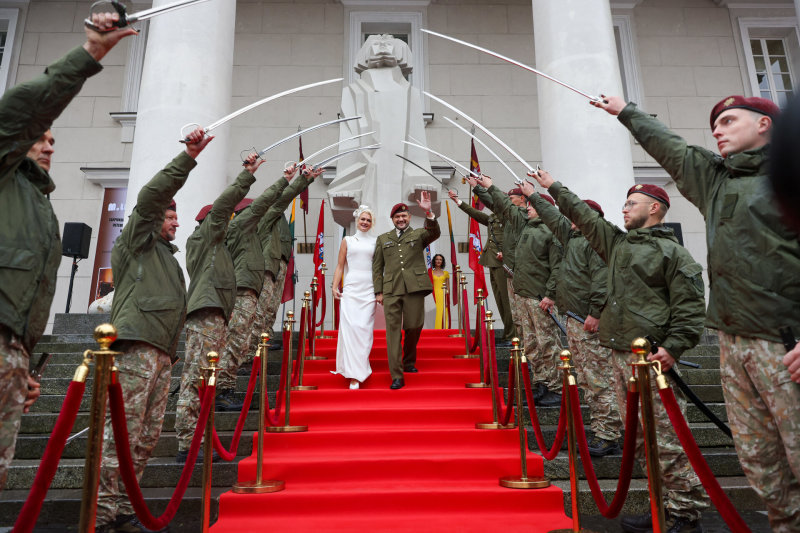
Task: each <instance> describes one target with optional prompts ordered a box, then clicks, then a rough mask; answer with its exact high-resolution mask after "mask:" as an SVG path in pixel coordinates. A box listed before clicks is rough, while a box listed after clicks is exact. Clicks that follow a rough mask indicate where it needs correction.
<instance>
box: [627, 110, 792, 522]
mask: <svg viewBox="0 0 800 533" xmlns="http://www.w3.org/2000/svg"><path fill="white" fill-rule="evenodd" d="M619 120H620V122H622V124H624V125H625V126H626V127H627V128H628V129H629V130H630V131H631V133H632V134H633V136H634V137H636V139H637V140H638V141H639V142H640V143H641V145H642V147H643V148H644V149H645V150H646V151H647V152H648V153H649V154H650V155H652V156H653V157H654V158H655V159H656V161H658V162H659V164H661V165H662V166H663V167H664V169H665V170H666V171H667V172H669V174H670V176H671V177H672V178H673V179H674V180H675V184H676V185H677V187H678V190H680V191H681V194H683V195H684V196H685V197H686V198H687V199H688V200H689V201H690V202H692V203H693V204H695V205H696V206H697V207H698V209H699V210H700V212H701V213H702V215H703V217H704V218H705V221H706V242H707V245H708V277H709V280H710V284H711V291H710V296H709V304H708V312H707V317H706V325H707V326H708V327H710V328H715V329H717V330H718V332H719V341H720V365H721V372H722V385H723V391H724V393H725V403H726V407H727V410H728V420H729V421H730V423H731V430H732V432H733V439H734V443H735V444H736V451H737V453H738V455H739V460H740V461H741V463H742V468H743V470H744V472H745V474H746V475H747V478H748V479H749V481H750V483H751V484H752V485H753V487H754V489H755V490H756V492H757V493H758V494H759V496H761V498H762V499H763V500H764V502H765V503H766V505H767V510H768V513H769V519H770V525H771V526H772V528H773V530H775V531H798V530H800V439H798V438H797V435H798V434H800V412H798V410H797V406H798V405H800V385H798V384H797V383H794V382H792V381H791V377H790V375H789V372H788V370H787V369H786V367H785V366H784V365H783V364H782V362H781V359H782V357H783V355H784V354H785V353H786V349H785V348H784V347H783V345H782V344H781V343H780V340H781V339H780V336H779V334H778V329H779V328H780V327H781V326H790V327H791V328H792V329H793V331H794V333H795V335H797V334H798V332H800V277H799V276H798V272H800V242H798V239H797V235H796V234H793V233H792V232H791V231H790V230H789V229H788V228H787V227H786V226H785V225H784V224H783V222H782V221H781V215H780V212H779V211H778V210H777V209H776V207H775V204H774V198H773V193H772V190H771V187H770V184H769V180H768V178H767V173H766V169H767V166H768V163H769V161H768V157H767V154H768V152H769V146H764V147H762V148H758V149H755V150H748V151H744V152H740V153H736V154H729V155H728V156H727V157H725V158H724V159H723V158H722V157H720V156H719V155H717V154H714V153H712V152H710V151H708V150H706V149H704V148H701V147H698V146H689V145H688V144H687V142H686V141H685V140H684V139H683V138H681V137H679V136H678V135H676V134H675V133H673V132H671V131H669V130H668V129H667V128H666V126H664V125H663V124H661V123H660V122H659V121H657V120H655V119H654V118H652V117H651V116H650V115H648V114H647V113H644V112H643V111H641V110H639V109H638V108H637V107H636V105H635V104H628V105H627V106H626V107H625V108H624V109H623V110H622V112H621V113H620V114H619Z"/></svg>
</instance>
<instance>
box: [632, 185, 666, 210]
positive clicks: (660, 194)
mask: <svg viewBox="0 0 800 533" xmlns="http://www.w3.org/2000/svg"><path fill="white" fill-rule="evenodd" d="M635 192H640V193H642V194H646V195H647V196H649V197H650V198H655V199H656V200H658V201H659V202H661V203H662V204H664V205H666V206H667V207H669V195H667V191H665V190H664V189H662V188H661V187H659V186H658V185H650V184H639V185H634V186H633V187H631V188H630V189H628V196H630V195H631V194H633V193H635Z"/></svg>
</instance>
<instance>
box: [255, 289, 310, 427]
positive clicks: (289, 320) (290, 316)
mask: <svg viewBox="0 0 800 533" xmlns="http://www.w3.org/2000/svg"><path fill="white" fill-rule="evenodd" d="M306 294H308V293H306ZM305 305H306V302H305V298H304V299H303V307H304V308H305ZM294 323H295V319H294V313H293V312H291V311H289V312H287V313H286V322H285V323H284V325H283V327H284V329H285V330H286V331H288V332H289V357H288V361H287V362H286V375H285V376H284V397H283V425H282V426H270V427H268V428H267V429H266V431H267V433H297V432H300V431H308V426H293V425H291V424H290V423H289V415H290V412H291V403H290V399H291V394H290V392H291V391H292V390H293V388H294V387H292V331H293V330H294ZM302 343H303V332H302V331H301V332H300V345H301V346H302ZM284 349H285V347H284ZM265 361H266V360H265ZM261 364H262V365H264V366H262V367H261V368H263V369H264V373H263V374H262V375H266V373H267V366H266V362H264V361H262V363H261ZM266 386H267V383H266V380H265V381H264V382H263V387H264V388H263V389H262V390H266ZM262 396H264V398H263V399H262V404H263V407H262V408H263V409H264V415H262V416H261V420H262V421H263V420H264V419H265V415H266V413H267V408H268V407H269V406H268V404H267V400H266V394H263V393H262Z"/></svg>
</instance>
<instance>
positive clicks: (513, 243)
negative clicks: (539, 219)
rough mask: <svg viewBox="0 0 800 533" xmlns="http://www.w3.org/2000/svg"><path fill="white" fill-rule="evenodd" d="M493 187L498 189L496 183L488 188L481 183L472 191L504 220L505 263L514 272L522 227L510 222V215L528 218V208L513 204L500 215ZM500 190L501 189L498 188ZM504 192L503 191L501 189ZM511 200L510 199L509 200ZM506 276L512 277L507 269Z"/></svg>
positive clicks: (503, 248)
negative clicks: (496, 206)
mask: <svg viewBox="0 0 800 533" xmlns="http://www.w3.org/2000/svg"><path fill="white" fill-rule="evenodd" d="M493 189H497V187H496V186H495V185H492V186H491V187H489V188H488V189H486V188H485V187H481V186H480V185H478V186H476V187H473V189H472V192H474V193H475V194H477V195H478V198H480V199H481V202H483V203H484V204H486V207H488V208H489V209H491V210H492V211H493V212H494V213H496V214H498V216H499V218H500V220H501V221H502V222H503V247H502V250H503V264H504V265H505V266H507V267H508V268H509V269H510V270H511V271H512V272H513V271H514V263H515V257H514V256H515V251H516V247H517V241H518V240H519V230H520V229H521V228H520V227H518V226H515V225H514V224H509V217H510V216H511V213H520V214H521V215H522V216H523V217H525V218H526V219H527V218H528V210H527V209H525V208H524V207H520V206H516V205H513V204H512V207H510V208H509V209H507V210H506V211H504V214H503V215H500V214H499V213H498V211H497V209H496V208H495V205H494V203H495V202H494V198H493V197H492V192H493ZM497 190H498V191H500V189H497ZM500 192H501V193H502V191H500ZM509 202H510V200H509ZM506 277H507V278H509V279H511V277H512V275H511V274H510V273H509V272H508V271H506Z"/></svg>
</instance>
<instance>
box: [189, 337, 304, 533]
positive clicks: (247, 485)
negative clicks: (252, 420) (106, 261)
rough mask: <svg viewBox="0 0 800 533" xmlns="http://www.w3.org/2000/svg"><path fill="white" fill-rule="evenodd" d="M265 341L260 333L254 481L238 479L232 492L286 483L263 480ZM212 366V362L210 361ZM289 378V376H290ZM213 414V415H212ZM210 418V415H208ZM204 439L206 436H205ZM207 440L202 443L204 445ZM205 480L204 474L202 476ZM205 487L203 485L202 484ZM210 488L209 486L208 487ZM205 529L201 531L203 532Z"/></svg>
mask: <svg viewBox="0 0 800 533" xmlns="http://www.w3.org/2000/svg"><path fill="white" fill-rule="evenodd" d="M267 343H269V335H268V334H267V333H262V334H261V342H260V343H259V344H258V352H256V353H257V355H258V356H259V361H260V363H261V373H260V375H259V376H258V379H259V387H260V388H261V397H260V399H259V402H258V437H257V438H256V445H257V446H258V448H256V479H255V481H238V482H236V483H235V484H234V485H233V492H234V493H236V494H265V493H267V492H280V491H282V490H283V489H284V488H286V483H284V482H283V481H282V480H273V479H269V480H264V435H265V434H266V428H265V426H266V415H267V409H269V405H268V404H267V359H268V357H267V356H266V354H267V353H268V350H269V349H268V348H267ZM210 360H211V354H209V361H210ZM212 366H213V363H212ZM286 373H287V375H291V372H289V371H288V370H287V372H286ZM290 379H291V378H290ZM286 413H287V416H288V413H289V405H288V404H287V405H286ZM212 416H213V415H212ZM209 418H211V417H209ZM206 439H208V437H207V436H206ZM207 443H208V440H206V442H204V443H203V444H204V445H206V444H207ZM210 453H211V452H210V451H209V452H206V451H205V449H203V454H204V455H203V466H204V467H205V462H206V461H207V460H210V457H209V455H210ZM203 479H204V480H205V474H204V476H203ZM203 488H204V489H205V485H203ZM209 490H210V487H209ZM205 531H206V530H205V529H204V530H203V533H205Z"/></svg>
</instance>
